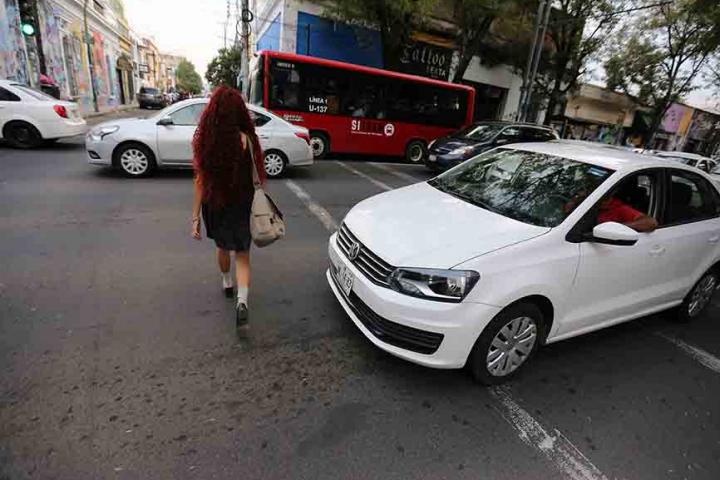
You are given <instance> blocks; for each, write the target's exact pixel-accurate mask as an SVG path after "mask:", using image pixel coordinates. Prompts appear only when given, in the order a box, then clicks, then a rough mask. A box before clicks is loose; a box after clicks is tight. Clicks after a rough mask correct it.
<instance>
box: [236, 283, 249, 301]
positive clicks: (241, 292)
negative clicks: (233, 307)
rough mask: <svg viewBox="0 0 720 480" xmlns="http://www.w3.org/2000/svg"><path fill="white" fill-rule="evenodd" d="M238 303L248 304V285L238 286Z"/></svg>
mask: <svg viewBox="0 0 720 480" xmlns="http://www.w3.org/2000/svg"><path fill="white" fill-rule="evenodd" d="M237 303H238V305H239V304H241V303H244V304H245V306H247V304H248V287H243V286H241V285H238V287H237Z"/></svg>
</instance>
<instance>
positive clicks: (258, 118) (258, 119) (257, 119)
mask: <svg viewBox="0 0 720 480" xmlns="http://www.w3.org/2000/svg"><path fill="white" fill-rule="evenodd" d="M248 111H249V112H250V118H251V119H252V121H253V123H254V124H255V126H256V127H262V126H263V125H265V124H266V123H268V122H269V121H270V117H268V116H267V115H263V114H262V113H258V112H256V111H254V110H248Z"/></svg>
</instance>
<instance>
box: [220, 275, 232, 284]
mask: <svg viewBox="0 0 720 480" xmlns="http://www.w3.org/2000/svg"><path fill="white" fill-rule="evenodd" d="M220 275H221V276H222V282H223V288H232V286H233V281H232V275H231V274H230V272H227V273H225V272H220Z"/></svg>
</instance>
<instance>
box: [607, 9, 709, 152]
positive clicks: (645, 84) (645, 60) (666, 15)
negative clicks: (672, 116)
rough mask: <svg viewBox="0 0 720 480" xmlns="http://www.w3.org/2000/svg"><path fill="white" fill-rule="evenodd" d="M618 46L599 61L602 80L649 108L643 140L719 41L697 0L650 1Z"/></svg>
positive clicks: (689, 84)
mask: <svg viewBox="0 0 720 480" xmlns="http://www.w3.org/2000/svg"><path fill="white" fill-rule="evenodd" d="M616 43H617V44H621V45H622V48H621V49H617V50H616V51H614V52H612V54H611V56H610V57H609V58H608V59H607V61H606V62H605V70H606V72H607V85H608V87H609V88H612V89H615V90H622V91H624V92H626V93H628V94H636V95H637V96H638V98H639V100H640V101H641V102H643V103H645V104H646V105H648V106H649V107H650V109H651V112H650V130H649V132H647V134H646V135H645V142H646V144H648V143H650V142H652V140H653V138H654V136H655V133H656V131H657V129H658V128H659V126H660V123H661V122H662V119H663V117H664V115H665V112H666V111H667V109H668V108H669V107H670V105H672V104H673V103H674V102H677V101H679V100H681V99H682V97H683V96H685V95H687V94H688V93H689V92H691V91H692V90H693V89H694V88H695V83H694V82H695V79H696V77H697V76H698V74H699V73H700V71H701V70H702V69H703V68H704V67H705V66H706V65H707V63H708V60H709V58H710V56H711V55H712V53H713V52H716V51H717V50H718V47H719V45H720V34H719V33H718V26H717V25H716V24H715V23H714V18H713V16H712V15H707V12H704V11H703V10H702V9H700V8H698V1H697V0H677V1H676V2H675V3H672V4H663V5H660V6H657V7H655V8H654V9H653V10H652V12H651V14H650V15H648V16H647V17H646V18H644V19H642V20H641V21H640V22H637V24H636V27H635V29H633V30H630V33H629V38H627V39H625V38H623V37H622V36H621V37H620V38H619V39H618V40H617V42H616Z"/></svg>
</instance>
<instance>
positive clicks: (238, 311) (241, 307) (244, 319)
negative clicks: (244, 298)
mask: <svg viewBox="0 0 720 480" xmlns="http://www.w3.org/2000/svg"><path fill="white" fill-rule="evenodd" d="M248 316H249V315H248V308H247V305H245V304H244V303H242V302H241V303H238V304H237V307H235V326H236V327H238V328H240V327H244V326H246V325H247V323H248Z"/></svg>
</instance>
